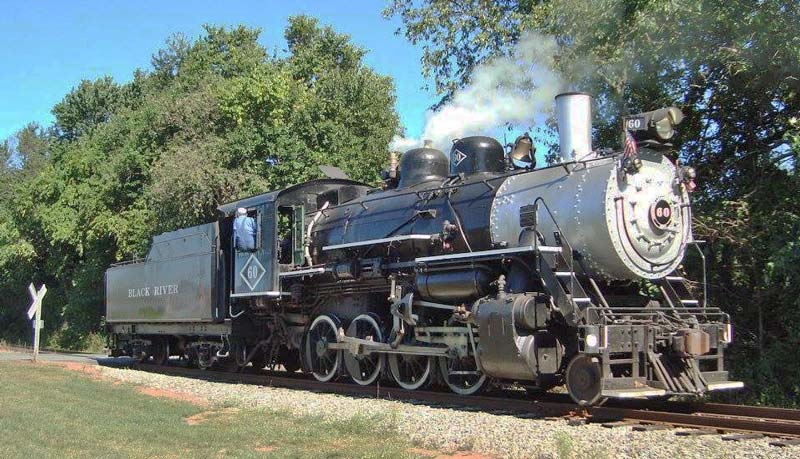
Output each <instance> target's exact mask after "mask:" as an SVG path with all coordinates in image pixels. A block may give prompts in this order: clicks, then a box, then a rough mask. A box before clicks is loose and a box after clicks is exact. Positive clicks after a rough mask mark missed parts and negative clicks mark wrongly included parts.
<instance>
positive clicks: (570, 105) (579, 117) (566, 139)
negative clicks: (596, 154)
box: [556, 92, 592, 162]
mask: <svg viewBox="0 0 800 459" xmlns="http://www.w3.org/2000/svg"><path fill="white" fill-rule="evenodd" d="M556 123H557V124H558V145H559V150H560V152H561V161H562V162H569V161H575V160H583V159H589V158H590V157H591V152H592V97H591V96H590V95H589V94H586V93H582V92H565V93H562V94H559V95H557V96H556Z"/></svg>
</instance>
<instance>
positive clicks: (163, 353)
mask: <svg viewBox="0 0 800 459" xmlns="http://www.w3.org/2000/svg"><path fill="white" fill-rule="evenodd" d="M153 363H155V364H156V365H161V366H164V365H166V364H167V363H169V338H162V339H159V340H158V341H156V342H155V343H153Z"/></svg>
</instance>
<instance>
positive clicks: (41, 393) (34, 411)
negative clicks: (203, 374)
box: [0, 362, 412, 459]
mask: <svg viewBox="0 0 800 459" xmlns="http://www.w3.org/2000/svg"><path fill="white" fill-rule="evenodd" d="M200 413H204V414H202V415H201V416H202V417H203V418H204V420H203V421H202V422H200V423H198V424H196V425H189V424H188V423H187V422H186V419H187V418H188V417H190V416H195V415H198V414H200ZM382 424H384V425H385V424H386V423H382ZM0 432H2V437H3V438H2V441H0V457H2V458H31V459H33V458H37V459H38V458H58V459H63V458H69V457H91V458H96V457H102V458H139V457H141V458H173V457H174V458H195V457H196V458H217V457H219V458H223V457H224V458H228V457H234V458H256V457H276V458H290V457H303V458H305V457H325V458H359V457H363V458H381V457H386V458H395V457H409V456H412V453H410V452H409V448H411V446H412V445H410V444H409V443H408V442H407V441H405V440H403V439H402V438H400V437H399V435H398V434H397V433H396V431H394V430H393V429H391V428H389V429H386V428H382V429H378V428H376V427H375V424H374V423H373V422H370V420H369V419H366V418H365V419H354V420H349V421H341V422H337V423H332V422H323V421H322V420H320V419H317V418H308V417H305V418H303V417H296V416H292V415H287V414H285V413H279V412H273V411H267V410H257V409H241V410H237V409H231V408H225V407H222V406H214V407H204V406H198V405H195V404H191V403H188V402H184V401H179V400H172V399H164V398H157V397H152V396H149V395H144V394H141V393H139V392H137V391H136V390H135V387H134V386H131V385H125V384H121V385H113V384H111V383H110V382H108V381H101V380H96V379H93V378H91V377H90V376H87V375H84V374H81V373H77V372H74V371H68V370H65V369H63V368H60V367H55V366H50V365H34V364H29V363H3V362H0Z"/></svg>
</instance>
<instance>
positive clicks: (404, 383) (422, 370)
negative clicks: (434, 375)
mask: <svg viewBox="0 0 800 459" xmlns="http://www.w3.org/2000/svg"><path fill="white" fill-rule="evenodd" d="M432 361H433V358H431V357H429V356H427V355H410V354H389V370H390V371H391V373H392V377H393V378H394V380H395V381H396V382H397V385H398V386H400V387H402V388H403V389H406V390H415V389H419V388H420V387H422V385H423V384H425V383H427V382H428V379H429V378H430V375H431V364H432Z"/></svg>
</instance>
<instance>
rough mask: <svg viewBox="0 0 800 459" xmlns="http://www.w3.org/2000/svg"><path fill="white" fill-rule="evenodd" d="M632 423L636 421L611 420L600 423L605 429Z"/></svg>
mask: <svg viewBox="0 0 800 459" xmlns="http://www.w3.org/2000/svg"><path fill="white" fill-rule="evenodd" d="M632 424H636V423H635V422H632V421H612V422H604V423H602V424H600V425H601V426H603V427H605V428H606V429H613V428H614V427H625V426H629V425H632Z"/></svg>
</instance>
